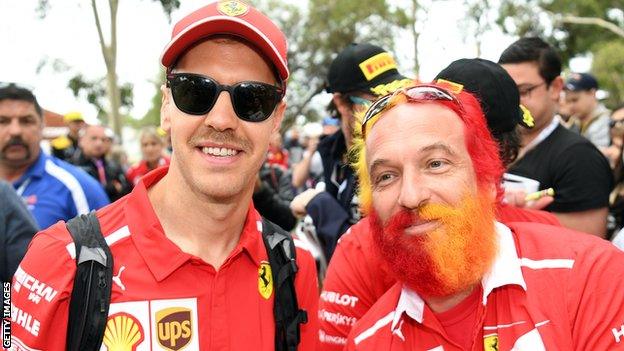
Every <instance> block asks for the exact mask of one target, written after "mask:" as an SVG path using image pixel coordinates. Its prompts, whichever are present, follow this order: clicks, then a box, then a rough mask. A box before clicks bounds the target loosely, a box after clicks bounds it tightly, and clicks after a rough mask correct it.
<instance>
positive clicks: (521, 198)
mask: <svg viewBox="0 0 624 351" xmlns="http://www.w3.org/2000/svg"><path fill="white" fill-rule="evenodd" d="M526 196H527V194H526V192H525V191H524V190H521V189H505V200H504V201H506V202H507V203H508V204H510V205H512V206H516V207H520V208H527V209H531V210H541V209H543V208H544V207H546V206H548V205H550V204H551V203H552V202H553V201H555V198H554V197H552V196H549V195H545V196H543V197H541V198H539V199H537V200H534V201H526Z"/></svg>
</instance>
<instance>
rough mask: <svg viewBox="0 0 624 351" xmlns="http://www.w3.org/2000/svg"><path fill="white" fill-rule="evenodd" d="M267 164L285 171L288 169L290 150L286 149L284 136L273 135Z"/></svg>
mask: <svg viewBox="0 0 624 351" xmlns="http://www.w3.org/2000/svg"><path fill="white" fill-rule="evenodd" d="M266 162H267V163H268V164H269V165H272V166H279V167H282V168H283V169H284V170H287V169H288V167H289V160H288V150H286V149H285V148H284V145H283V142H282V134H280V133H273V135H271V140H270V141H269V151H268V152H267V159H266Z"/></svg>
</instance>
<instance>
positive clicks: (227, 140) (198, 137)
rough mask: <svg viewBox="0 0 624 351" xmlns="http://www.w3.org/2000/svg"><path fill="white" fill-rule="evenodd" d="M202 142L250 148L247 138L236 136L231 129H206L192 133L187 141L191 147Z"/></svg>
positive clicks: (243, 148) (244, 148)
mask: <svg viewBox="0 0 624 351" xmlns="http://www.w3.org/2000/svg"><path fill="white" fill-rule="evenodd" d="M202 142H212V143H217V144H228V145H232V146H234V147H236V148H238V149H240V150H242V151H245V152H247V151H249V150H251V143H250V142H249V141H248V140H247V139H244V138H241V137H239V136H237V135H236V134H234V132H233V131H231V130H226V131H223V132H219V131H216V130H214V129H206V130H204V131H201V132H198V133H197V134H195V135H193V137H191V139H190V140H189V141H188V144H189V145H190V146H192V147H196V146H197V145H199V144H200V143H202Z"/></svg>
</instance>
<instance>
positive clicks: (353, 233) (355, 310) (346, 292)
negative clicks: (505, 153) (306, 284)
mask: <svg viewBox="0 0 624 351" xmlns="http://www.w3.org/2000/svg"><path fill="white" fill-rule="evenodd" d="M496 212H497V218H498V219H499V220H500V221H502V222H503V223H510V222H516V221H518V222H524V221H531V222H535V223H545V224H555V225H559V221H558V220H557V217H555V216H554V215H553V214H552V213H549V212H545V211H536V210H526V209H521V208H517V207H514V206H510V205H505V204H500V205H499V206H498V207H497V209H496ZM368 225H369V224H368V219H367V218H364V219H362V220H361V221H360V222H358V223H356V224H355V225H353V226H352V227H351V228H350V229H349V230H348V231H347V232H346V233H345V234H344V235H343V236H342V237H341V238H340V241H339V242H338V245H337V246H336V250H335V251H334V255H333V256H332V259H331V264H330V265H329V268H328V270H327V275H326V277H325V281H324V282H323V291H322V293H321V299H320V300H319V314H318V316H319V325H320V330H319V348H320V349H321V350H327V351H340V350H342V349H343V347H344V345H345V344H346V341H347V335H349V332H350V331H351V327H352V326H353V325H354V324H355V322H357V321H358V319H359V318H360V317H362V316H363V315H364V314H365V313H366V312H367V311H368V309H369V308H370V307H371V306H372V305H373V304H374V303H375V302H376V301H377V300H378V299H379V298H380V297H381V296H382V295H383V294H384V293H385V292H386V291H388V289H390V287H391V286H392V285H394V283H396V280H395V279H394V277H393V276H392V274H390V273H389V272H388V271H387V270H386V267H385V265H384V264H383V262H382V260H381V258H379V257H378V256H377V251H376V250H375V247H374V244H373V237H372V235H371V232H370V231H369V230H368Z"/></svg>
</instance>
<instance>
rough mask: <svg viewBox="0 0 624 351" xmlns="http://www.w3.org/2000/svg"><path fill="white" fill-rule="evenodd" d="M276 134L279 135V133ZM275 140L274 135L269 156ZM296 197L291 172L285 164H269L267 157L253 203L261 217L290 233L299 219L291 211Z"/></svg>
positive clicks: (254, 193) (261, 170) (255, 188)
mask: <svg viewBox="0 0 624 351" xmlns="http://www.w3.org/2000/svg"><path fill="white" fill-rule="evenodd" d="M274 134H277V135H279V132H275V133H274ZM275 139H276V137H275V135H273V136H272V137H271V140H270V141H269V155H270V154H271V151H270V150H271V143H273V142H274V140H275ZM294 197H295V194H294V189H293V187H292V179H291V173H290V170H288V169H287V168H286V167H284V165H283V164H279V163H271V162H269V159H268V157H267V160H266V161H265V162H264V163H263V164H262V167H261V168H260V171H259V172H258V178H257V180H256V185H255V187H254V192H253V203H254V207H255V208H256V210H258V212H259V213H260V215H261V216H263V217H265V218H266V219H268V220H270V221H271V222H273V223H275V224H277V225H279V226H280V227H282V228H283V229H285V230H288V231H290V230H292V229H293V228H294V227H295V225H297V217H295V216H294V215H293V214H292V212H291V211H290V202H291V201H292V199H293V198H294Z"/></svg>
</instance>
